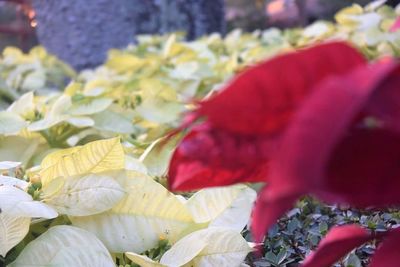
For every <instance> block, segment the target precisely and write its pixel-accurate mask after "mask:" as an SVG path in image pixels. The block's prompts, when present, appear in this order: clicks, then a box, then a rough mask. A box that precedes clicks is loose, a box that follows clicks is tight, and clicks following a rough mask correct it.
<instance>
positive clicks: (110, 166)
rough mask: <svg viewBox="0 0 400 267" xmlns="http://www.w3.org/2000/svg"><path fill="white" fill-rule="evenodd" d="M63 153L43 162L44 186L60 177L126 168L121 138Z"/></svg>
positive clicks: (102, 141) (55, 154) (50, 155)
mask: <svg viewBox="0 0 400 267" xmlns="http://www.w3.org/2000/svg"><path fill="white" fill-rule="evenodd" d="M63 153H64V152H60V151H57V152H54V153H51V154H49V155H47V156H46V157H45V159H44V160H43V161H44V162H45V163H44V164H42V168H43V169H42V170H41V171H40V176H41V181H42V184H43V186H45V185H46V184H47V183H49V182H50V181H51V180H52V179H55V178H57V177H59V176H63V177H70V176H74V175H80V174H85V173H90V172H91V173H99V172H103V171H109V170H116V169H123V168H124V166H125V161H124V158H125V156H124V151H123V147H122V145H121V143H120V139H119V138H111V139H106V140H99V141H94V142H91V143H88V144H86V145H84V146H82V147H75V148H72V149H68V150H67V151H66V152H65V153H64V154H63ZM49 162H50V163H49Z"/></svg>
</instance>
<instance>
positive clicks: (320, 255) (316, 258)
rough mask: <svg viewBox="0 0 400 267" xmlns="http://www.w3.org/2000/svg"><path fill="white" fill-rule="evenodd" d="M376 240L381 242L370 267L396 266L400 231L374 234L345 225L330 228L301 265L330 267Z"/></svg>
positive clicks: (354, 226) (304, 266)
mask: <svg viewBox="0 0 400 267" xmlns="http://www.w3.org/2000/svg"><path fill="white" fill-rule="evenodd" d="M373 239H376V240H377V241H382V242H381V243H380V245H379V246H378V249H377V251H376V252H375V255H374V256H373V257H372V260H371V264H370V265H369V266H370V267H393V266H398V263H399V260H400V256H399V254H398V244H399V243H400V229H394V230H389V231H388V232H384V233H378V234H375V233H373V232H370V231H367V230H366V229H364V228H362V227H360V226H357V225H345V226H337V227H334V228H332V229H331V230H330V231H329V233H328V234H327V235H326V237H325V238H324V239H323V240H322V241H321V243H320V244H319V246H318V249H317V250H316V251H315V252H313V253H311V254H310V255H309V257H307V259H306V260H305V261H304V263H303V264H302V266H303V267H325V266H327V267H328V266H332V265H333V264H334V263H335V262H337V261H339V260H340V259H341V258H342V257H344V256H345V255H346V254H347V253H349V252H350V251H352V250H353V249H355V248H357V247H359V246H361V245H362V244H364V243H365V242H367V241H370V240H373Z"/></svg>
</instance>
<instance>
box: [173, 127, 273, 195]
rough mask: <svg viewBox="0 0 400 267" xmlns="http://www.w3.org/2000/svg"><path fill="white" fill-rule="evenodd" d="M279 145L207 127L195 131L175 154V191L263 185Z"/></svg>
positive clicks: (260, 138)
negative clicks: (269, 161)
mask: <svg viewBox="0 0 400 267" xmlns="http://www.w3.org/2000/svg"><path fill="white" fill-rule="evenodd" d="M275 144H276V141H275V140H274V139H272V138H266V137H251V138H250V137H244V136H240V135H232V134H229V133H226V132H225V131H222V130H216V129H212V128H210V127H209V125H207V124H203V125H200V126H198V127H196V128H194V129H193V130H192V131H191V132H190V133H189V134H188V135H187V136H186V137H185V138H184V139H183V140H182V142H181V143H180V144H179V146H178V147H177V149H176V150H175V152H174V154H173V156H172V159H171V162H170V167H169V173H168V176H169V184H170V188H171V189H172V190H181V191H183V190H196V189H200V188H204V187H210V186H223V185H229V184H233V183H244V182H263V181H265V180H266V176H267V170H268V157H269V156H270V155H271V153H272V151H274V150H275Z"/></svg>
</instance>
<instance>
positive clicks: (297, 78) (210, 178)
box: [169, 42, 366, 190]
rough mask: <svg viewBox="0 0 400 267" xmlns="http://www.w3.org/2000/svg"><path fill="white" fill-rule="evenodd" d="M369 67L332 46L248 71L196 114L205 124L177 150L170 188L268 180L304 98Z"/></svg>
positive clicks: (336, 44)
mask: <svg viewBox="0 0 400 267" xmlns="http://www.w3.org/2000/svg"><path fill="white" fill-rule="evenodd" d="M365 64H366V61H365V59H364V58H363V56H362V55H361V54H360V53H358V52H357V51H356V50H355V49H353V48H352V47H350V46H349V45H347V44H345V43H342V42H333V43H328V44H322V45H317V46H314V47H312V48H308V49H304V50H301V51H298V52H293V53H290V54H286V55H282V56H278V57H276V58H274V59H272V60H268V61H266V62H264V63H261V64H259V65H257V66H254V67H251V68H249V69H248V70H246V71H245V72H243V73H242V74H241V75H239V76H238V77H237V78H236V79H235V80H234V81H233V82H232V83H231V84H229V85H228V86H227V87H226V88H225V89H224V90H223V91H222V92H221V93H219V94H217V95H215V96H214V97H212V98H210V99H208V100H205V101H203V102H201V103H199V108H198V109H197V110H196V111H194V114H195V116H196V117H203V118H204V119H205V121H204V122H202V123H200V124H198V125H196V126H194V127H193V129H192V130H191V131H190V132H189V133H188V135H187V136H186V137H185V138H184V139H183V140H182V142H181V143H180V144H179V145H178V147H177V149H176V151H175V153H174V155H173V157H172V160H171V163H170V168H169V185H170V188H171V189H173V190H194V189H199V188H203V187H210V186H222V185H229V184H233V183H243V182H257V181H258V182H261V181H267V180H268V176H269V174H268V173H269V168H270V167H269V165H270V160H271V158H272V157H274V155H275V154H276V152H277V150H280V140H281V137H282V133H283V132H284V131H285V129H286V128H287V126H288V124H289V122H290V121H291V120H292V117H293V114H295V112H296V111H297V110H298V108H299V107H301V106H302V105H303V101H304V99H305V98H307V97H308V96H309V95H310V93H311V92H312V91H313V90H315V89H316V88H318V86H317V85H318V84H319V83H320V82H321V81H323V80H325V79H327V78H329V77H333V76H337V75H343V74H345V73H347V72H349V71H351V70H352V69H354V68H356V67H358V66H362V65H365ZM191 116H193V114H191Z"/></svg>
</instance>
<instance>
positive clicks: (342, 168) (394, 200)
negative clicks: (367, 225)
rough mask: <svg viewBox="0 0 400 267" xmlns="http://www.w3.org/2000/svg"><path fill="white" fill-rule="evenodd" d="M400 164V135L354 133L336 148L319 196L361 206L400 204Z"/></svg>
mask: <svg viewBox="0 0 400 267" xmlns="http://www.w3.org/2000/svg"><path fill="white" fill-rule="evenodd" d="M399 162H400V135H399V134H398V133H393V132H390V131H385V130H365V129H360V130H356V131H352V133H351V134H350V135H349V136H348V137H346V138H345V139H344V140H342V142H341V143H340V144H339V145H338V146H337V147H336V149H335V151H334V153H333V158H332V159H331V160H330V164H329V167H328V177H327V179H325V180H324V181H323V183H324V185H323V187H324V189H325V190H324V191H323V192H321V193H320V194H319V196H320V197H322V198H324V199H325V200H330V201H332V202H337V201H340V202H345V203H351V204H352V205H355V206H358V207H368V206H385V205H394V204H400V195H399V190H398V188H400V164H399ZM377 188H379V190H377ZM383 192H384V193H383Z"/></svg>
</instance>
